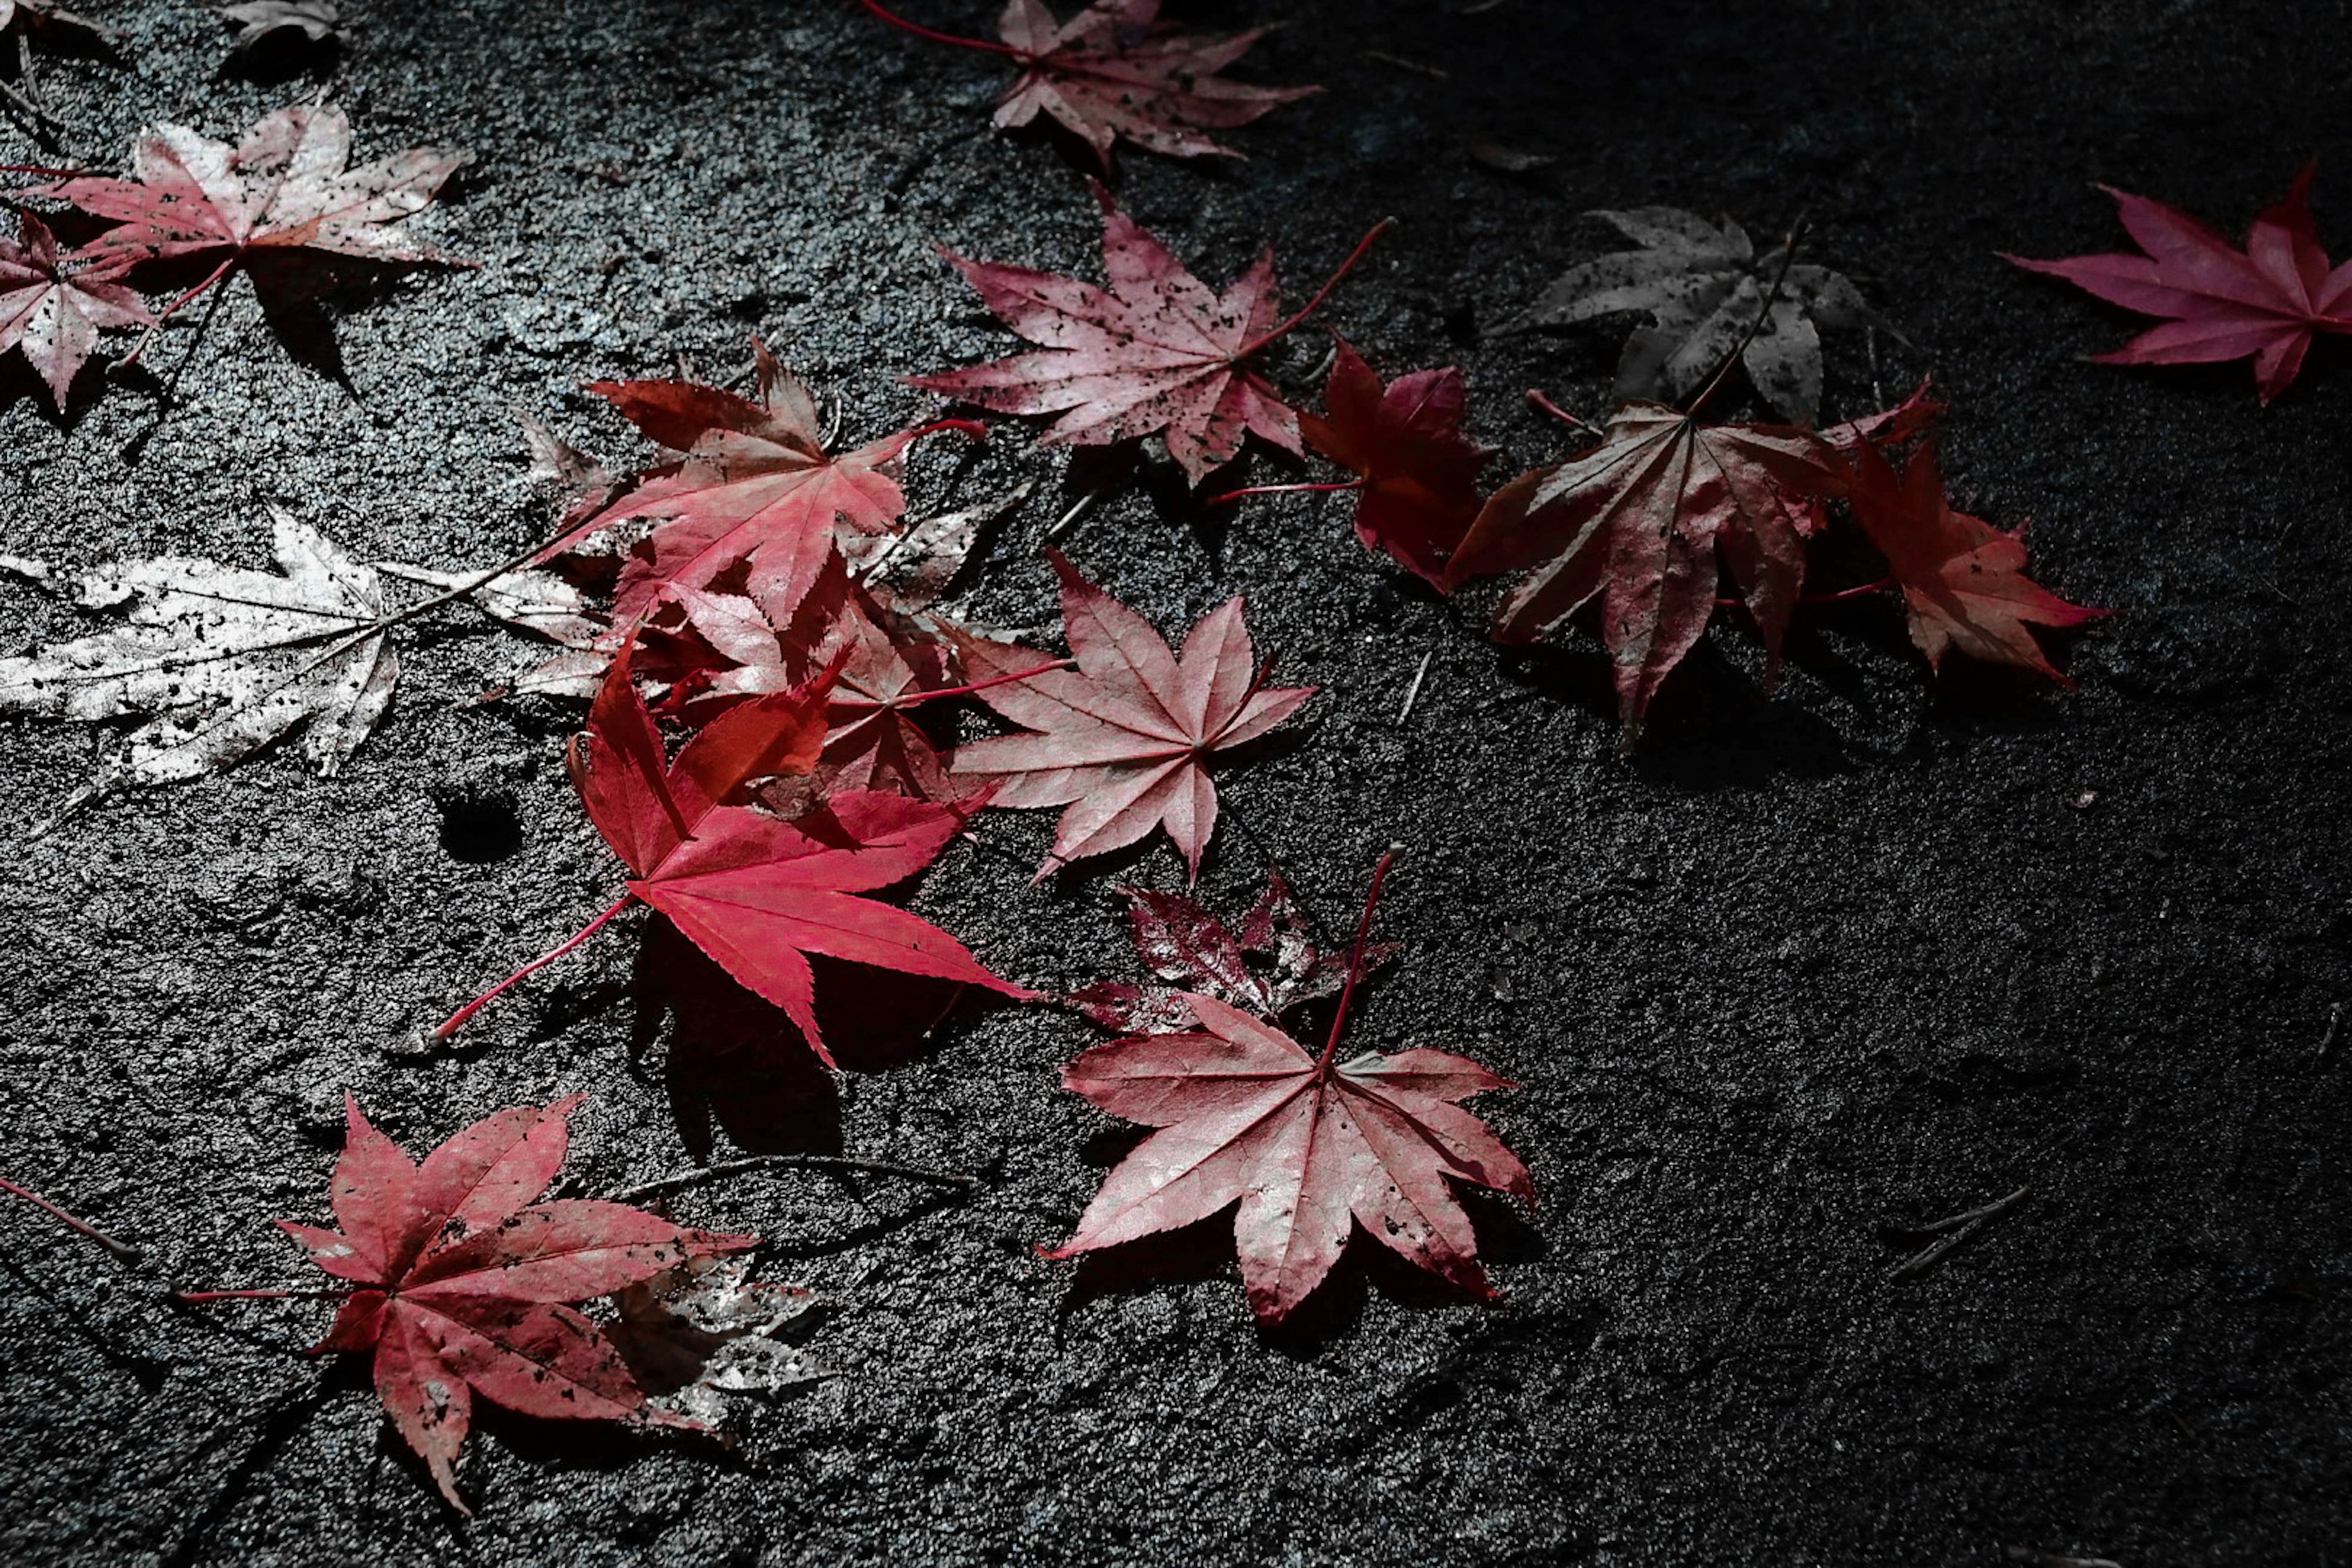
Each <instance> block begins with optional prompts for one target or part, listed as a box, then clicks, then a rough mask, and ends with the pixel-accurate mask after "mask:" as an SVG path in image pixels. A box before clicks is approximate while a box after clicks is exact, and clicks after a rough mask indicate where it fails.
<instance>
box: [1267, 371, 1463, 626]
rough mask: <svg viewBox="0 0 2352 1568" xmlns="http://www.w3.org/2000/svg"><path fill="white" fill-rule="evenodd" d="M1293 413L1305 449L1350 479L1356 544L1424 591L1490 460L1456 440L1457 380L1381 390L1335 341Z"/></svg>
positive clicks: (1427, 379) (1452, 544) (1454, 376)
mask: <svg viewBox="0 0 2352 1568" xmlns="http://www.w3.org/2000/svg"><path fill="white" fill-rule="evenodd" d="M1323 403H1324V409H1325V412H1323V413H1321V414H1302V415H1300V416H1299V424H1300V426H1301V428H1302V429H1304V431H1305V432H1306V436H1307V445H1309V446H1311V447H1314V448H1315V449H1316V450H1317V451H1318V452H1320V453H1322V454H1323V455H1324V456H1325V457H1327V458H1330V459H1331V460H1332V461H1333V462H1335V463H1337V464H1339V466H1340V467H1341V468H1349V469H1352V470H1353V471H1354V472H1355V474H1356V476H1357V480H1356V485H1355V487H1354V488H1355V489H1357V490H1358V492H1359V494H1358V500H1357V501H1356V537H1357V538H1359V539H1360V540H1362V541H1363V542H1364V543H1365V544H1366V545H1367V546H1368V547H1370V548H1371V549H1374V550H1379V551H1383V552H1386V553H1387V554H1388V555H1389V556H1390V557H1391V558H1392V559H1393V560H1394V561H1395V562H1396V563H1397V564H1399V565H1400V566H1402V567H1403V568H1404V569H1405V570H1406V571H1408V572H1411V573H1412V574H1414V575H1415V576H1417V577H1421V578H1423V579H1424V580H1425V581H1427V582H1429V583H1430V584H1433V585H1443V584H1444V579H1445V558H1446V556H1447V555H1449V554H1450V553H1451V552H1453V551H1454V549H1455V548H1457V547H1458V546H1459V545H1460V544H1461V542H1462V536H1463V535H1464V534H1465V533H1467V532H1468V531H1470V524H1471V523H1472V522H1473V521H1475V520H1476V519H1477V516H1478V508H1479V504H1480V497H1479V494H1478V470H1479V469H1481V468H1485V467H1486V461H1487V459H1488V458H1492V457H1493V456H1494V455H1495V454H1494V452H1493V450H1492V449H1491V448H1489V447H1481V446H1478V445H1477V444H1476V443H1475V442H1473V441H1470V440H1468V439H1467V438H1465V437H1464V436H1463V434H1462V410H1463V405H1464V391H1463V382H1462V372H1461V371H1460V370H1459V369H1458V368H1456V367H1455V366H1453V365H1447V366H1445V367H1444V369H1442V370H1417V371H1414V372H1412V373H1411V374H1407V375H1401V376H1399V377H1397V379H1396V380H1395V381H1393V382H1391V383H1390V384H1388V385H1387V386H1385V387H1383V386H1382V385H1381V378H1380V376H1379V375H1378V374H1376V373H1375V372H1374V371H1373V369H1372V367H1371V366H1370V365H1368V364H1366V363H1364V362H1363V359H1362V358H1361V357H1360V355H1358V353H1356V351H1355V350H1354V349H1352V348H1350V347H1349V345H1348V342H1347V340H1346V339H1344V338H1342V339H1340V340H1339V342H1338V353H1337V357H1335V358H1334V359H1333V360H1332V362H1331V377H1330V380H1329V382H1328V383H1327V384H1326V385H1325V387H1324V389H1323Z"/></svg>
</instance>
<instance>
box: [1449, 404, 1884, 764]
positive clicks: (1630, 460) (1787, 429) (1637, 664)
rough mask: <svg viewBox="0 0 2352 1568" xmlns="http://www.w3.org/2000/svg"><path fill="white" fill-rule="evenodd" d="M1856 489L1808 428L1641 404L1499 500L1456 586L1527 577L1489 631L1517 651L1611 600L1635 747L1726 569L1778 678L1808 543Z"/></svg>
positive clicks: (1607, 624)
mask: <svg viewBox="0 0 2352 1568" xmlns="http://www.w3.org/2000/svg"><path fill="white" fill-rule="evenodd" d="M1547 406H1548V405H1547ZM1845 489H1846V478H1845V469H1844V467H1843V464H1842V463H1840V462H1839V460H1838V455H1837V452H1836V450H1835V449H1834V448H1832V447H1831V446H1830V445H1829V444H1828V443H1826V442H1824V441H1823V440H1822V438H1821V437H1818V436H1816V435H1814V434H1813V433H1812V432H1811V431H1810V430H1805V429H1802V428H1801V427H1799V426H1793V425H1702V424H1701V423H1699V421H1698V420H1697V418H1696V416H1690V415H1685V414H1681V413H1678V412H1676V411H1675V410H1674V409H1672V408H1668V407H1666V406H1664V405H1662V404H1656V403H1630V404H1627V405H1625V406H1623V407H1622V408H1620V409H1619V410H1618V411H1617V413H1616V415H1615V416H1613V417H1612V419H1611V420H1610V422H1609V428H1608V429H1607V430H1606V431H1605V432H1603V433H1602V437H1601V445H1600V446H1598V447H1594V448H1593V449H1592V450H1591V451H1589V452H1587V453H1585V454H1584V455H1582V456H1581V457H1578V458H1571V459H1570V460H1569V461H1567V462H1565V463H1562V464H1559V465H1558V466H1557V467H1554V468H1537V469H1534V470H1532V471H1530V472H1528V473H1525V474H1521V475H1520V476H1519V477H1518V478H1517V479H1513V480H1512V481H1511V482H1510V483H1509V484H1507V485H1505V486H1504V487H1503V488H1502V489H1499V490H1497V491H1496V492H1495V493H1494V495H1492V496H1491V497H1489V498H1488V499H1487V501H1486V507H1485V509H1484V510H1481V511H1480V512H1479V514H1478V520H1477V521H1476V523H1475V525H1473V527H1472V528H1471V530H1470V532H1469V535H1468V537H1467V538H1465V540H1464V541H1463V542H1462V547H1461V549H1460V550H1459V551H1458V552H1456V553H1455V555H1454V559H1453V562H1452V563H1451V565H1450V566H1449V567H1448V569H1447V573H1446V582H1447V584H1448V585H1449V586H1458V585H1459V584H1461V583H1462V582H1463V581H1464V580H1465V579H1466V578H1469V577H1473V576H1480V575H1485V574H1490V573H1495V572H1504V571H1514V570H1518V571H1525V572H1526V573H1527V576H1526V577H1525V578H1524V579H1522V580H1521V581H1520V583H1519V584H1517V586H1516V587H1514V588H1513V589H1512V590H1511V591H1510V593H1509V594H1508V595H1506V596H1505V597H1504V599H1503V601H1502V603H1501V604H1500V605H1497V606H1496V611H1495V616H1494V622H1493V626H1492V628H1491V629H1492V634H1493V636H1495V637H1496V638H1497V639H1498V640H1501V641H1506V642H1530V641H1533V640H1535V639H1536V638H1538V637H1541V636H1543V635H1544V634H1545V633H1547V632H1549V631H1550V630H1552V629H1553V628H1554V627H1556V626H1559V625H1560V624H1561V623H1562V622H1564V621H1565V620H1567V619H1568V617H1569V616H1571V615H1572V614H1574V613H1575V612H1576V611H1577V610H1578V609H1579V608H1580V607H1581V606H1582V605H1585V604H1586V603H1588V602H1589V601H1591V599H1593V598H1594V597H1595V596H1596V595H1597V596H1599V597H1601V640H1602V641H1603V642H1604V643H1605V644H1606V645H1607V646H1608V648H1609V651H1610V653H1611V655H1612V658H1613V659H1614V663H1615V667H1616V681H1617V703H1618V711H1619V716H1620V718H1621V720H1622V724H1623V731H1624V736H1623V738H1624V743H1625V744H1627V745H1629V746H1630V745H1631V744H1632V743H1633V741H1634V740H1635V739H1637V738H1638V737H1639V735H1640V733H1641V730H1642V723H1643V718H1644V717H1645V715H1646V714H1647V713H1648V710H1649V706H1650V701H1651V700H1652V698H1654V696H1655V695H1656V694H1657V690H1658V688H1659V685H1660V684H1661V683H1662V682H1663V681H1664V679H1665V678H1666V676H1667V675H1668V674H1669V673H1670V672H1671V671H1672V670H1673V669H1674V668H1675V665H1677V664H1679V663H1680V662H1682V658H1683V656H1684V655H1685V654H1686V653H1688V652H1689V651H1690V650H1691V647H1692V646H1693V645H1694V644H1696V642H1697V641H1698V639H1699V636H1700V634H1701V633H1702V632H1704V631H1705V630H1706V624H1707V621H1708V619H1709V618H1710V617H1712V616H1714V614H1715V609H1716V582H1717V576H1718V574H1719V573H1718V562H1719V561H1720V562H1721V563H1724V564H1727V565H1728V566H1729V567H1730V569H1731V575H1732V579H1733V581H1734V582H1736V583H1737V584H1738V586H1739V589H1740V593H1741V595H1742V596H1743V598H1744V599H1745V601H1746V603H1747V605H1748V610H1749V613H1750V614H1752V615H1753V616H1755V618H1756V624H1757V626H1758V627H1759V630H1760V631H1761V632H1762V634H1763V637H1764V646H1765V651H1766V656H1767V658H1768V661H1769V665H1770V667H1772V668H1778V666H1779V663H1780V640H1781V637H1782V636H1783V634H1784V633H1785V632H1786V631H1787V629H1788V626H1789V620H1790V616H1791V615H1792V614H1793V613H1794V611H1795V608H1796V604H1797V599H1798V596H1799V595H1800V593H1801V591H1802V589H1803V586H1804V579H1805V542H1806V541H1807V540H1808V539H1810V538H1811V537H1812V536H1813V535H1814V534H1816V533H1818V532H1820V531H1821V530H1822V528H1823V527H1824V526H1826V524H1827V521H1828V520H1827V515H1826V511H1825V510H1824V506H1823V503H1824V501H1826V500H1829V499H1831V498H1832V497H1837V496H1841V495H1843V494H1844V493H1845Z"/></svg>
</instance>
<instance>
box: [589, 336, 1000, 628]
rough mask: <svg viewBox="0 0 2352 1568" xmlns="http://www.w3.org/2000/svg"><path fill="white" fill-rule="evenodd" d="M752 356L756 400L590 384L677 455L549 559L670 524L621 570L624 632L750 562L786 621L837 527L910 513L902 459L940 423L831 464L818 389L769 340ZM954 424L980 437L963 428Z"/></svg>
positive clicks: (618, 594) (619, 610)
mask: <svg viewBox="0 0 2352 1568" xmlns="http://www.w3.org/2000/svg"><path fill="white" fill-rule="evenodd" d="M751 348H752V357H753V360H754V363H755V365H756V368H757V386H758V399H757V401H753V400H751V399H748V398H743V397H739V396H737V395H735V394H733V393H731V392H727V391H723V390H721V389H720V388H719V387H715V386H703V385H699V384H695V383H692V382H685V381H618V382H615V381H600V382H596V383H594V384H592V385H591V386H590V387H589V388H588V390H589V391H591V392H593V393H594V394H596V395H598V396H600V397H602V398H604V400H605V401H606V402H608V403H610V404H611V405H613V406H614V408H616V409H618V410H620V412H621V414H622V416H624V417H625V418H626V419H627V420H628V421H629V423H631V424H632V425H635V426H636V427H637V428H638V429H640V430H642V431H644V432H645V433H646V435H648V436H650V437H653V438H654V439H655V440H656V441H658V442H660V443H661V444H662V445H663V446H665V447H669V448H670V449H671V450H673V451H675V452H677V453H679V454H680V457H679V459H678V460H677V461H676V462H674V463H669V464H665V465H664V466H662V467H660V468H656V469H654V470H653V472H652V473H651V474H649V475H648V476H647V477H646V478H645V479H642V480H640V481H639V482H638V483H637V484H636V485H635V486H634V487H632V488H631V489H628V490H627V491H626V492H625V493H624V494H622V495H621V496H620V497H619V498H618V499H616V500H614V501H613V502H612V503H611V504H610V505H608V506H606V507H604V509H603V510H599V511H595V512H593V514H592V515H590V516H588V517H586V518H585V519H584V521H580V522H579V523H578V524H577V526H575V527H574V528H572V530H571V531H567V532H566V533H564V534H563V535H562V537H561V538H559V539H558V540H556V542H554V543H552V544H551V545H550V546H549V547H548V550H547V552H546V554H547V555H548V556H552V555H554V554H557V553H559V552H562V551H563V550H566V549H569V548H571V547H572V545H573V544H574V543H576V542H578V541H579V540H580V539H581V538H583V536H585V535H586V534H588V533H590V532H593V531H601V530H603V529H604V528H605V527H607V526H609V525H611V524H613V523H616V522H621V521H626V520H628V519H632V518H656V519H659V520H660V521H659V523H658V525H657V526H656V528H655V529H654V531H653V532H652V533H651V534H650V535H649V536H648V537H647V538H646V540H645V541H643V542H641V543H639V544H638V545H637V546H635V548H634V549H633V550H631V552H629V555H628V558H627V560H626V561H625V563H624V564H623V566H622V568H621V578H620V584H619V586H618V588H617V589H616V590H615V593H614V602H613V613H614V619H615V620H616V621H617V622H619V623H620V624H622V625H624V626H626V625H627V624H628V623H630V622H633V621H635V620H636V619H637V618H638V617H640V616H643V615H644V614H645V612H646V610H647V609H649V608H650V607H651V606H652V605H653V603H654V601H655V600H656V598H658V597H659V596H660V595H661V594H662V592H663V591H664V589H665V588H667V587H668V586H669V585H671V584H678V585H681V586H684V587H688V588H702V587H707V586H709V584H710V583H711V582H712V581H713V580H714V579H715V578H717V577H718V576H719V574H721V573H723V572H725V571H727V570H728V569H729V568H730V567H732V566H734V565H736V564H738V563H742V562H746V561H748V562H749V563H751V574H750V591H751V593H752V594H753V595H755V596H757V597H759V598H760V599H761V600H762V601H763V602H766V603H769V604H771V605H774V606H776V607H777V608H778V611H779V613H781V614H786V615H789V614H790V612H791V607H792V605H793V604H794V603H796V602H797V600H798V598H799V596H800V595H802V594H803V593H805V592H806V591H807V589H808V585H809V584H811V583H813V582H814V581H815V580H816V576H817V574H818V572H819V571H820V570H821V569H822V568H823V566H824V563H825V561H826V560H827V559H828V558H829V557H830V556H831V555H832V554H833V553H834V548H835V546H834V535H835V530H836V529H839V528H847V529H851V530H854V531H858V532H861V533H879V532H882V531H885V530H887V528H889V526H890V525H891V524H892V523H893V522H895V521H898V517H899V515H900V514H901V513H902V512H904V511H905V510H906V507H907V498H906V496H905V494H904V493H903V492H902V491H901V490H900V489H898V479H897V473H898V458H899V455H900V454H901V453H903V452H904V451H905V450H906V449H907V447H908V443H910V442H912V441H913V440H914V439H915V438H916V437H919V436H920V435H923V434H925V433H926V432H927V431H928V430H930V429H937V428H941V427H943V426H926V427H925V428H924V429H922V430H916V429H907V430H898V431H894V432H893V433H892V434H890V435H888V436H885V437H882V438H881V439H880V440H878V441H874V442H870V443H868V444H867V445H866V446H864V447H859V448H857V449H856V451H853V452H845V453H843V454H842V455H841V456H839V457H834V456H832V455H830V454H828V453H827V452H826V451H825V449H824V437H823V436H822V434H821V432H820V427H819V425H818V422H817V413H816V400H815V399H814V397H812V396H810V395H809V391H808V388H807V387H805V386H804V385H803V384H801V381H800V378H799V377H797V376H795V375H793V374H792V373H791V372H790V371H788V370H786V369H784V368H783V366H782V365H781V364H779V363H777V361H776V358H775V356H774V355H773V354H771V353H769V352H768V347H767V345H766V344H765V343H763V342H760V341H759V340H758V339H757V338H754V339H753V340H752V342H751ZM945 427H953V428H962V429H971V428H973V426H965V425H962V424H961V423H960V422H955V421H950V422H947V426H945Z"/></svg>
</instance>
